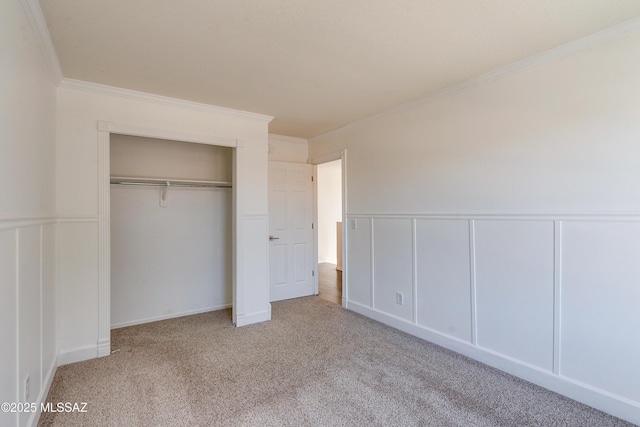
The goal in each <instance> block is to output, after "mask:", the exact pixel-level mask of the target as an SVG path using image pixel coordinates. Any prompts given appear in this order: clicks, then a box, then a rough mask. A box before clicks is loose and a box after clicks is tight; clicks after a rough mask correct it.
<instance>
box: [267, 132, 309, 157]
mask: <svg viewBox="0 0 640 427" xmlns="http://www.w3.org/2000/svg"><path fill="white" fill-rule="evenodd" d="M308 158H309V148H308V141H307V140H306V139H303V138H294V137H291V136H284V135H276V134H272V133H270V134H269V161H270V162H289V163H307V159H308Z"/></svg>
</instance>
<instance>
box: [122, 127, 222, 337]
mask: <svg viewBox="0 0 640 427" xmlns="http://www.w3.org/2000/svg"><path fill="white" fill-rule="evenodd" d="M110 150H111V152H110V155H111V158H110V161H111V162H110V173H111V328H118V327H123V326H129V325H135V324H140V323H146V322H151V321H156V320H161V319H167V318H171V317H178V316H184V315H189V314H195V313H201V312H205V311H211V310H216V309H221V308H225V307H230V306H231V301H232V251H231V242H232V176H233V172H232V154H233V153H232V149H231V148H228V147H219V146H213V145H205V144H192V143H186V142H179V141H169V140H159V139H152V138H142V137H136V136H128V135H116V134H112V135H111V140H110Z"/></svg>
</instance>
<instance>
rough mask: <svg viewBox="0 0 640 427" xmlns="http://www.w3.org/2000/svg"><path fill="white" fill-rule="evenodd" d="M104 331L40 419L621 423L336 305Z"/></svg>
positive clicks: (298, 305)
mask: <svg viewBox="0 0 640 427" xmlns="http://www.w3.org/2000/svg"><path fill="white" fill-rule="evenodd" d="M272 318H273V320H271V321H270V322H265V323H261V324H257V325H250V326H244V327H242V328H235V327H233V326H232V325H231V323H230V311H228V310H222V311H217V312H211V313H205V314H199V315H195V316H189V317H182V318H178V319H171V320H165V321H161V322H155V323H148V324H145V325H139V326H132V327H128V328H122V329H118V330H114V331H113V332H112V347H113V349H119V351H118V352H116V353H114V354H113V355H111V356H110V357H104V358H101V359H94V360H90V361H87V362H81V363H76V364H71V365H66V366H62V367H60V368H59V369H58V371H57V372H56V375H55V378H54V381H53V385H52V387H51V390H50V393H49V396H48V398H47V401H48V402H53V403H57V402H87V403H88V404H87V408H86V409H87V413H44V414H42V416H41V419H40V423H39V425H40V426H305V425H307V426H580V427H583V426H623V425H630V424H628V423H625V422H623V421H621V420H619V419H617V418H613V417H611V416H608V415H606V414H604V413H602V412H599V411H597V410H595V409H592V408H590V407H587V406H584V405H582V404H580V403H577V402H575V401H572V400H570V399H567V398H564V397H562V396H559V395H557V394H555V393H552V392H550V391H547V390H545V389H543V388H540V387H537V386H534V385H532V384H529V383H527V382H525V381H522V380H520V379H518V378H515V377H512V376H510V375H507V374H505V373H502V372H500V371H497V370H495V369H493V368H490V367H487V366H485V365H483V364H481V363H478V362H475V361H473V360H470V359H468V358H466V357H463V356H460V355H458V354H456V353H453V352H450V351H448V350H445V349H443V348H441V347H438V346H435V345H433V344H430V343H427V342H425V341H422V340H420V339H417V338H414V337H412V336H410V335H407V334H404V333H402V332H399V331H396V330H394V329H392V328H389V327H386V326H384V325H382V324H380V323H377V322H375V321H372V320H369V319H367V318H365V317H362V316H359V315H357V314H355V313H352V312H349V311H346V310H343V309H342V308H340V307H339V306H337V305H336V304H333V303H331V302H328V301H325V300H323V299H321V298H318V297H307V298H300V299H296V300H289V301H282V302H277V303H274V304H273V313H272Z"/></svg>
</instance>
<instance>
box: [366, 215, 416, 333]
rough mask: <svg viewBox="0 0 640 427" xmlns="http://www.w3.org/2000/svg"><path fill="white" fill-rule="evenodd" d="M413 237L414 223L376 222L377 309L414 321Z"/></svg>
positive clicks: (374, 283)
mask: <svg viewBox="0 0 640 427" xmlns="http://www.w3.org/2000/svg"><path fill="white" fill-rule="evenodd" d="M412 235H413V233H412V228H411V220H410V219H407V218H394V219H389V218H376V219H374V220H373V241H374V249H373V254H374V255H373V259H374V265H373V277H374V282H373V292H374V297H373V303H374V308H376V309H378V310H381V311H384V312H385V313H389V314H391V315H392V316H396V317H399V318H401V319H405V320H413V301H414V298H413V243H412V241H413V238H412ZM398 293H400V294H401V297H402V301H400V302H399V301H397V297H398Z"/></svg>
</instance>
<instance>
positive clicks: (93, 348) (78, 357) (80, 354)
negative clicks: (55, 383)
mask: <svg viewBox="0 0 640 427" xmlns="http://www.w3.org/2000/svg"><path fill="white" fill-rule="evenodd" d="M96 357H98V345H97V344H93V345H85V346H82V347H76V348H72V349H70V350H61V351H60V353H59V354H58V366H62V365H68V364H69V363H76V362H82V361H85V360H89V359H95V358H96Z"/></svg>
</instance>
